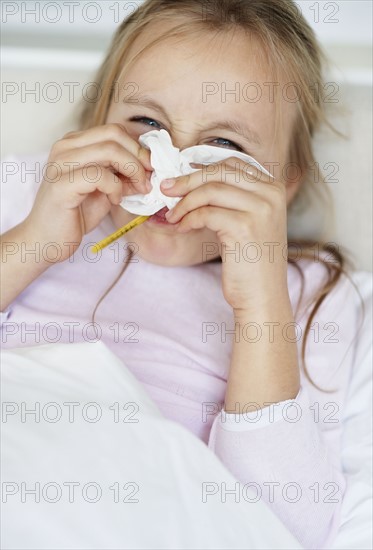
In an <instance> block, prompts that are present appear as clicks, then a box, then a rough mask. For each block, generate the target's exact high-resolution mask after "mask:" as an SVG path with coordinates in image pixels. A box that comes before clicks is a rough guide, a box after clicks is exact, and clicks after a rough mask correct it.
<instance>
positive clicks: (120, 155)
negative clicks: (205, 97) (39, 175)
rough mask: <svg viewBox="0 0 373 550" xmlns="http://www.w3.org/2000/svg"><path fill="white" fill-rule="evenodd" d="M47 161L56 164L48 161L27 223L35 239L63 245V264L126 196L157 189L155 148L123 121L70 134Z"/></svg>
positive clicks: (28, 231) (57, 145)
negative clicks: (134, 135) (131, 133)
mask: <svg viewBox="0 0 373 550" xmlns="http://www.w3.org/2000/svg"><path fill="white" fill-rule="evenodd" d="M47 163H54V165H53V166H52V165H51V164H48V170H46V172H45V174H46V176H45V177H44V179H43V181H42V183H41V185H40V187H39V189H38V192H37V195H36V198H35V202H34V205H33V207H32V210H31V212H30V214H29V215H28V217H27V218H26V219H25V220H24V222H23V225H24V226H25V228H26V231H27V234H28V237H29V238H31V240H32V241H33V242H39V243H42V244H43V245H45V244H47V243H51V242H53V243H54V244H57V245H59V246H60V250H62V256H61V255H60V256H59V258H58V260H57V261H58V262H62V261H65V260H66V259H67V258H69V257H70V256H71V255H72V254H73V253H74V252H75V251H76V250H77V248H78V247H79V245H80V243H81V241H82V239H83V237H84V235H85V234H87V233H89V232H90V231H92V230H93V229H94V228H95V227H96V226H97V225H98V224H99V223H100V222H101V221H102V220H103V218H104V217H105V216H106V215H107V214H108V212H109V211H110V209H111V207H112V206H113V205H118V204H120V202H121V201H122V199H123V196H126V195H133V194H137V193H141V194H146V193H149V191H151V184H150V172H152V170H153V168H152V166H151V164H150V151H149V150H148V149H145V148H144V147H142V146H141V145H140V144H139V143H138V142H136V141H135V140H134V139H132V138H131V137H130V136H129V135H128V134H127V132H126V130H125V128H124V127H123V126H122V125H121V124H105V125H103V126H95V127H94V128H89V129H88V130H84V131H81V132H79V131H76V132H69V133H67V134H66V135H64V136H63V138H62V139H60V140H58V141H57V142H56V143H55V144H54V145H53V147H52V149H51V151H50V154H49V157H48V161H47ZM89 165H90V166H89ZM55 167H56V168H55ZM147 172H148V173H147Z"/></svg>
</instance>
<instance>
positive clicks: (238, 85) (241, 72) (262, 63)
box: [119, 22, 296, 153]
mask: <svg viewBox="0 0 373 550" xmlns="http://www.w3.org/2000/svg"><path fill="white" fill-rule="evenodd" d="M174 26H175V22H174V23H173V25H172V27H174ZM169 28H171V27H170V22H168V23H162V24H160V23H157V24H156V25H152V26H151V27H149V28H148V29H146V30H145V31H144V32H143V33H142V34H141V35H140V36H139V37H138V38H137V39H136V41H135V42H134V44H133V45H132V46H131V49H130V50H129V51H128V52H127V53H128V56H129V58H130V59H131V58H132V56H134V55H136V54H138V53H139V52H141V50H142V48H144V47H146V46H147V45H148V44H149V43H150V42H151V41H153V40H154V39H156V38H157V37H159V36H162V40H161V41H160V42H159V43H158V44H155V45H152V46H151V47H150V48H148V49H147V50H145V51H143V52H141V53H140V54H139V56H138V57H137V59H136V60H135V61H134V62H133V63H132V64H131V65H130V67H129V68H127V69H126V70H125V72H123V73H122V74H121V76H120V78H119V84H120V90H123V91H126V90H129V89H131V91H132V92H134V91H136V92H137V93H136V95H146V96H147V97H150V98H151V99H153V100H154V101H156V102H157V103H160V104H161V105H163V106H164V107H165V109H166V110H167V111H168V112H169V113H171V115H172V118H173V120H174V121H183V122H184V123H185V124H190V125H191V127H192V125H193V122H194V120H193V119H195V118H196V117H197V119H198V124H199V125H201V127H202V126H203V124H204V123H206V124H208V123H210V122H212V121H213V120H214V119H217V118H219V119H221V118H222V117H224V118H226V119H228V118H229V119H234V120H239V121H240V122H241V123H243V122H245V121H247V122H248V123H249V124H250V126H251V127H252V128H253V129H255V130H256V131H257V132H258V133H259V134H260V136H261V138H262V142H263V143H264V144H265V145H266V146H267V147H266V148H267V151H268V152H270V151H272V152H274V151H275V149H278V148H280V149H283V151H281V153H284V151H285V150H286V149H287V146H288V141H289V138H290V132H289V128H290V127H291V121H292V119H293V117H294V116H295V112H296V110H295V106H294V104H293V103H291V102H289V101H286V100H284V98H283V97H282V96H283V94H281V93H280V94H279V105H278V107H279V108H280V109H281V110H282V118H283V119H285V120H286V121H287V125H286V127H285V128H283V127H281V125H280V127H279V136H281V139H280V143H277V144H275V143H274V141H273V136H274V125H275V117H276V102H275V101H274V95H273V94H274V92H276V93H277V92H278V91H279V90H281V89H283V87H284V86H285V85H286V79H285V78H284V77H281V75H280V76H278V75H277V76H274V75H273V74H272V72H271V70H270V67H269V64H268V61H267V57H266V52H265V51H264V49H263V47H262V46H261V45H260V43H259V41H258V40H257V39H256V38H255V37H254V36H252V35H249V34H248V33H246V32H244V31H243V30H240V29H238V28H235V29H234V30H230V31H224V32H215V31H206V30H204V31H201V30H199V31H197V32H191V31H190V30H189V31H188V33H187V34H185V35H183V34H179V36H177V37H167V36H166V37H164V35H165V34H166V33H167V30H168V29H169ZM128 83H131V88H129V87H128ZM125 93H127V94H128V92H124V94H125ZM124 94H123V95H124ZM122 97H123V96H122ZM289 122H290V124H289ZM277 152H278V151H277Z"/></svg>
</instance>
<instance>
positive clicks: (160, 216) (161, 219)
mask: <svg viewBox="0 0 373 550" xmlns="http://www.w3.org/2000/svg"><path fill="white" fill-rule="evenodd" d="M168 211H169V208H167V206H165V207H164V208H161V210H158V212H156V213H155V214H153V215H152V216H150V218H148V219H147V220H146V222H145V223H148V222H150V223H155V224H158V225H168V226H170V227H177V225H178V224H177V223H169V222H168V221H167V220H166V213H167V212H168Z"/></svg>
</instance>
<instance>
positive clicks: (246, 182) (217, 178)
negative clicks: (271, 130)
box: [161, 165, 278, 197]
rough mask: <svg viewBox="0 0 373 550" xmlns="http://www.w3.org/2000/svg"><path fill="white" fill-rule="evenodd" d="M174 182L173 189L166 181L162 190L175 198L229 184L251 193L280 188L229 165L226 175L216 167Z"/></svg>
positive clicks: (179, 178)
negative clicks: (194, 191) (167, 185)
mask: <svg viewBox="0 0 373 550" xmlns="http://www.w3.org/2000/svg"><path fill="white" fill-rule="evenodd" d="M210 167H212V165H210ZM210 167H205V168H210ZM172 181H173V182H174V183H173V186H172V187H171V188H167V187H165V186H164V183H166V181H165V182H162V183H161V190H162V193H164V194H165V195H169V196H174V197H184V196H186V195H188V194H189V193H190V192H191V191H193V190H195V189H197V188H199V187H203V186H205V185H210V184H219V185H224V184H227V185H230V186H232V187H236V188H239V189H244V190H246V191H251V192H253V193H263V192H265V189H266V188H267V189H270V188H272V187H273V186H278V184H277V183H276V184H275V183H274V184H272V185H271V186H268V185H265V184H264V182H261V181H258V180H256V179H255V178H253V177H252V176H250V174H247V173H246V172H242V170H237V169H233V168H232V169H231V168H230V167H229V166H227V165H225V166H224V173H223V172H222V170H221V169H220V168H218V167H216V165H215V166H214V167H213V169H212V168H211V169H209V170H206V169H205V170H198V171H197V172H193V173H191V174H188V175H185V176H180V177H178V178H174V179H173V180H172Z"/></svg>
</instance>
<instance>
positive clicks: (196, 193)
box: [166, 182, 265, 223]
mask: <svg viewBox="0 0 373 550" xmlns="http://www.w3.org/2000/svg"><path fill="white" fill-rule="evenodd" d="M263 200H265V197H263V196H259V195H255V194H253V193H248V192H247V190H243V189H240V188H238V187H234V186H232V185H226V184H224V183H220V182H214V183H209V184H207V185H202V186H201V187H198V188H197V189H194V190H193V191H191V192H190V193H188V195H186V196H185V197H184V198H183V199H182V200H181V201H179V202H178V203H177V204H176V205H175V206H174V207H173V208H172V210H170V211H169V212H167V213H166V218H167V221H169V222H170V223H177V222H178V221H179V220H181V219H182V218H183V217H184V216H185V215H186V214H188V212H191V211H193V210H195V209H197V208H201V207H203V206H219V207H221V208H226V209H232V210H236V211H242V212H256V211H258V208H260V205H261V201H263Z"/></svg>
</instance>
